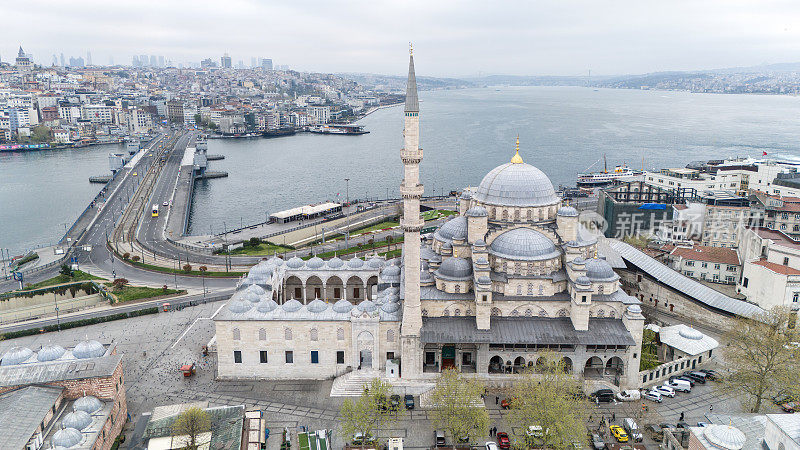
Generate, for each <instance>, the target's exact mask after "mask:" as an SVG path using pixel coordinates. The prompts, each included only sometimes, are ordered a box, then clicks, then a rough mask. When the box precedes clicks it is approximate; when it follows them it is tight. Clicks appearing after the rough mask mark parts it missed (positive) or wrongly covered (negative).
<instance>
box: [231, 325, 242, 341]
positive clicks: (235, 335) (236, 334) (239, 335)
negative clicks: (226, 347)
mask: <svg viewBox="0 0 800 450" xmlns="http://www.w3.org/2000/svg"><path fill="white" fill-rule="evenodd" d="M241 338H242V333H241V332H240V331H239V329H238V328H234V329H233V340H234V341H238V340H240V339H241Z"/></svg>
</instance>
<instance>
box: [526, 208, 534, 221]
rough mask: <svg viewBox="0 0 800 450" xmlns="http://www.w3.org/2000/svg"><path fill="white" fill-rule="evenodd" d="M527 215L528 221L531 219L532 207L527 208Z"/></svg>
mask: <svg viewBox="0 0 800 450" xmlns="http://www.w3.org/2000/svg"><path fill="white" fill-rule="evenodd" d="M527 216H528V220H529V221H530V220H532V219H533V210H532V209H529V210H528V214H527Z"/></svg>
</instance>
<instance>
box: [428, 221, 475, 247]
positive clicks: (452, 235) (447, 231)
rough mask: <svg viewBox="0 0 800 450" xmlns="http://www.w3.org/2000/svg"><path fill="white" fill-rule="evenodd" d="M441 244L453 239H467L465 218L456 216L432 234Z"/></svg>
mask: <svg viewBox="0 0 800 450" xmlns="http://www.w3.org/2000/svg"><path fill="white" fill-rule="evenodd" d="M433 237H434V238H435V239H436V240H438V241H441V242H452V241H453V239H457V240H462V241H463V240H465V239H466V238H467V218H466V217H463V216H456V217H454V218H452V219H450V220H448V221H447V222H446V223H445V224H444V225H442V226H441V227H440V228H439V229H438V230H436V232H435V233H434V234H433Z"/></svg>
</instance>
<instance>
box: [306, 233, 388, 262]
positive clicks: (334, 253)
mask: <svg viewBox="0 0 800 450" xmlns="http://www.w3.org/2000/svg"><path fill="white" fill-rule="evenodd" d="M402 242H403V237H402V236H401V237H398V238H396V239H395V240H393V241H392V247H394V246H395V245H398V246H399V244H401V243H402ZM388 244H389V243H388V242H387V241H385V240H383V241H376V242H373V243H372V244H364V245H362V246H361V247H359V246H354V247H350V248H347V249H343V250H336V251H330V252H322V253H317V256H319V257H320V258H322V259H327V258H333V257H334V256H342V255H348V254H350V253H356V252H361V251H364V250H371V249H374V248H381V247H386V246H387V245H388ZM392 251H394V249H393V250H392ZM303 259H306V260H308V259H311V257H308V256H306V257H304V258H303Z"/></svg>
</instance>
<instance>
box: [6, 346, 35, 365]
mask: <svg viewBox="0 0 800 450" xmlns="http://www.w3.org/2000/svg"><path fill="white" fill-rule="evenodd" d="M31 356H33V350H31V349H29V348H28V347H12V348H11V349H10V350H9V351H7V352H6V353H5V354H4V355H3V359H2V360H0V366H13V365H15V364H20V363H23V362H25V361H27V360H28V359H29V358H30V357H31Z"/></svg>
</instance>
